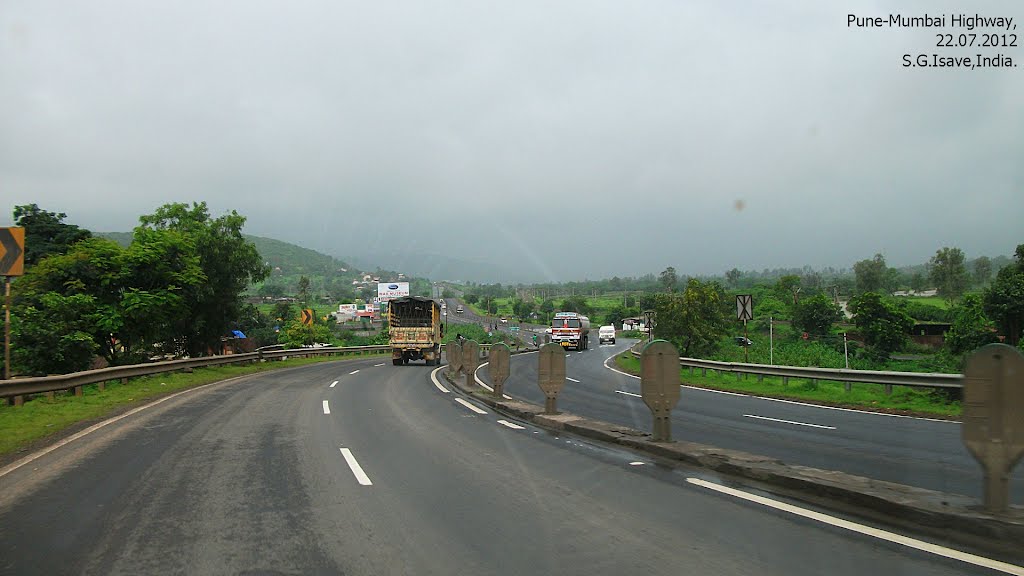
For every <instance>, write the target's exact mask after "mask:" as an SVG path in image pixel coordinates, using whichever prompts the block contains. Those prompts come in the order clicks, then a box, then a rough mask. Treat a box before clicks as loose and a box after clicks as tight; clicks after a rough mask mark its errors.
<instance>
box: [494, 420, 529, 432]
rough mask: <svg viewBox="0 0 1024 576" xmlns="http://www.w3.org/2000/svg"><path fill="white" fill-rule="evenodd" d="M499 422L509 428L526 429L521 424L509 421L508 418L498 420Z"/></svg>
mask: <svg viewBox="0 0 1024 576" xmlns="http://www.w3.org/2000/svg"><path fill="white" fill-rule="evenodd" d="M498 424H501V425H502V426H508V427H509V428H511V429H513V430H524V429H525V428H523V427H522V426H520V425H519V424H513V423H511V422H509V421H508V420H498Z"/></svg>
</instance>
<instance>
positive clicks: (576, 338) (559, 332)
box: [551, 312, 590, 350]
mask: <svg viewBox="0 0 1024 576" xmlns="http://www.w3.org/2000/svg"><path fill="white" fill-rule="evenodd" d="M551 341H552V342H554V343H556V344H558V345H560V346H562V347H563V348H572V349H573V350H586V349H587V347H588V345H589V343H590V319H589V318H587V317H586V316H584V315H582V314H580V313H578V312H555V317H554V318H553V319H552V320H551Z"/></svg>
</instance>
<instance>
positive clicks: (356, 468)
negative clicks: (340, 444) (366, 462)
mask: <svg viewBox="0 0 1024 576" xmlns="http://www.w3.org/2000/svg"><path fill="white" fill-rule="evenodd" d="M340 450H341V455H342V456H344V457H345V462H348V467H349V468H350V469H351V470H352V474H354V475H355V477H356V480H358V481H359V483H360V484H362V485H363V486H373V482H370V477H369V476H367V475H366V472H363V467H362V466H360V465H359V462H357V461H356V457H355V456H353V455H352V451H351V450H349V449H348V448H340Z"/></svg>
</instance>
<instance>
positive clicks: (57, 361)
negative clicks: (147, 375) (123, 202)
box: [15, 230, 206, 373]
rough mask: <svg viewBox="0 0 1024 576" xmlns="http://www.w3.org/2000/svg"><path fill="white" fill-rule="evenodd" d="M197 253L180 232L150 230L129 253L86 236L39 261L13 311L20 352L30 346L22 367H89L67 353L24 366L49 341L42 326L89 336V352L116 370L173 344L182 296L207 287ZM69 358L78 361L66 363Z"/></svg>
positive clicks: (22, 285)
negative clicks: (35, 346) (38, 346)
mask: <svg viewBox="0 0 1024 576" xmlns="http://www.w3.org/2000/svg"><path fill="white" fill-rule="evenodd" d="M194 252H195V247H194V244H192V243H191V242H190V240H189V239H188V238H186V237H184V236H183V235H181V234H180V233H177V232H174V231H168V230H164V231H154V230H150V231H145V232H144V233H140V234H138V235H136V237H135V238H134V239H133V240H132V243H131V244H130V245H129V246H128V248H121V247H120V246H119V245H117V244H116V243H115V242H112V241H110V240H106V239H103V238H88V239H85V240H81V241H79V242H77V243H76V244H74V245H73V246H71V248H70V249H69V251H68V252H67V253H66V254H56V253H53V254H51V255H50V256H48V257H46V258H44V259H42V260H41V261H40V262H39V263H38V264H37V265H35V266H33V267H32V268H31V269H29V270H28V272H27V273H26V274H25V276H23V277H22V279H21V280H20V281H19V282H18V283H17V284H16V291H17V292H16V309H17V311H16V313H15V314H16V315H17V316H19V317H21V320H19V330H21V331H22V332H20V333H18V335H17V338H16V339H15V341H16V342H19V344H18V346H19V347H21V344H20V342H21V341H22V338H24V341H25V342H26V343H27V344H25V346H26V347H25V348H23V349H22V351H21V353H20V354H22V355H21V356H20V357H21V358H22V359H23V360H25V364H23V366H25V367H26V368H28V369H30V370H32V371H35V372H39V371H44V372H47V373H53V372H60V371H63V370H67V369H69V367H70V366H71V365H73V366H74V368H77V369H82V368H84V367H86V366H87V364H88V363H87V362H85V361H84V360H83V359H82V357H81V356H79V355H76V354H71V353H70V352H69V353H67V354H65V355H64V356H63V357H59V356H55V357H54V358H53V359H52V361H51V360H49V359H46V358H39V359H34V360H32V361H27V360H26V355H25V354H28V353H30V352H31V351H32V348H31V346H32V345H33V343H37V344H38V343H42V342H45V341H46V340H44V339H43V338H42V333H41V331H40V328H39V326H38V325H37V323H38V322H45V323H46V325H45V326H44V328H45V329H46V330H49V331H51V332H54V333H57V334H70V335H72V337H73V338H75V339H79V340H80V336H81V335H82V334H89V336H90V337H91V339H92V343H93V347H92V348H91V350H92V351H94V352H96V353H98V354H100V355H102V356H103V357H104V358H106V360H107V362H108V363H110V364H112V365H115V364H119V363H132V362H139V361H143V360H145V359H146V358H147V357H149V356H151V355H153V354H155V353H158V352H160V351H163V350H166V349H167V348H169V347H173V345H174V343H175V341H176V340H177V338H178V336H179V334H178V332H176V330H175V329H174V325H175V322H176V321H177V319H178V318H180V317H181V316H184V315H186V314H187V312H188V306H187V303H186V300H185V298H184V294H185V293H187V292H188V291H189V290H191V289H194V288H196V287H197V286H201V285H203V284H205V283H206V277H205V276H204V275H203V273H202V270H201V269H200V267H199V259H198V257H197V256H196V255H195V253H194ZM64 314H73V316H68V317H64ZM22 320H23V321H22ZM51 342H52V341H51ZM71 344H72V343H71V342H69V341H68V342H65V343H64V344H63V345H71ZM74 346H75V350H78V351H83V350H84V348H82V347H80V346H79V344H75V345H74ZM83 353H84V352H83ZM42 355H43V356H45V354H42ZM72 356H73V357H74V358H75V360H74V361H73V362H71V364H68V363H66V362H65V360H68V358H70V357H72Z"/></svg>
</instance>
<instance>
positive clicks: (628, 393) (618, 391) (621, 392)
mask: <svg viewBox="0 0 1024 576" xmlns="http://www.w3.org/2000/svg"><path fill="white" fill-rule="evenodd" d="M615 392H616V393H617V394H625V395H626V396H635V397H636V398H643V396H641V395H639V394H633V393H632V392H623V391H622V390H616V391H615Z"/></svg>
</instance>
